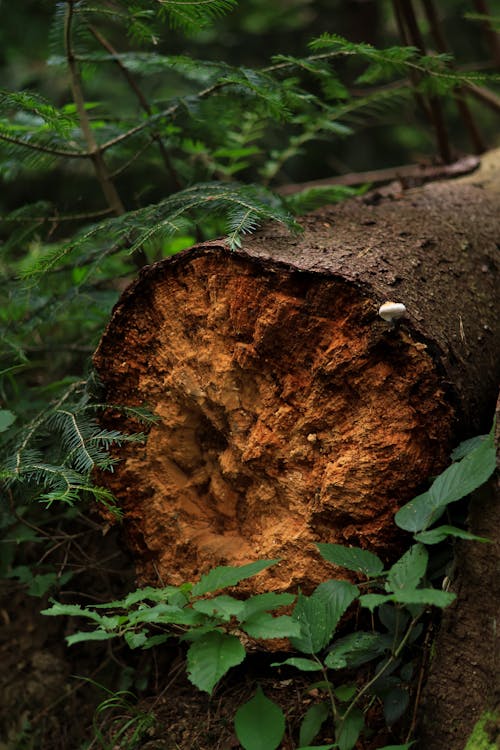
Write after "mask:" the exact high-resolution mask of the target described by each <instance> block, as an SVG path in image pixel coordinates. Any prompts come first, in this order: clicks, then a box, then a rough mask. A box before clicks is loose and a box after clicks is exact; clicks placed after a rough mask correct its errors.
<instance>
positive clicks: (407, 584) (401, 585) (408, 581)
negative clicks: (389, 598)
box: [386, 544, 429, 592]
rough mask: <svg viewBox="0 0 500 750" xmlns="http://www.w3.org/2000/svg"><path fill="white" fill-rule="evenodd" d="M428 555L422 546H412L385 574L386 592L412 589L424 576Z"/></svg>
mask: <svg viewBox="0 0 500 750" xmlns="http://www.w3.org/2000/svg"><path fill="white" fill-rule="evenodd" d="M428 559H429V553H428V552H427V550H426V549H425V547H424V546H423V544H414V545H413V546H412V547H410V549H409V550H407V551H406V552H405V553H404V555H403V556H402V557H400V558H399V560H398V561H397V562H396V563H394V565H393V566H392V568H391V569H390V570H389V572H388V574H387V583H386V590H387V591H394V592H395V591H400V590H401V589H414V588H416V587H417V586H418V584H419V583H420V581H421V580H422V578H423V577H424V575H425V571H426V569H427V561H428Z"/></svg>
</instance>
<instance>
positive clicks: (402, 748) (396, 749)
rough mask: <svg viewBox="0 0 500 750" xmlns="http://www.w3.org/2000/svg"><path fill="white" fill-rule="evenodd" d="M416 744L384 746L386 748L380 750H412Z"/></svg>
mask: <svg viewBox="0 0 500 750" xmlns="http://www.w3.org/2000/svg"><path fill="white" fill-rule="evenodd" d="M414 744H415V741H413V742H406V743H405V744H404V745H384V747H381V748H380V750H410V748H411V747H413V745H414Z"/></svg>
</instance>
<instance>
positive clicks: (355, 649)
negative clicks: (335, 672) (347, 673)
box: [325, 630, 392, 669]
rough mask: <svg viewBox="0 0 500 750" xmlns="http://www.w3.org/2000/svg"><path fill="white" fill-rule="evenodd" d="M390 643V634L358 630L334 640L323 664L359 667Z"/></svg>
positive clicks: (331, 666)
mask: <svg viewBox="0 0 500 750" xmlns="http://www.w3.org/2000/svg"><path fill="white" fill-rule="evenodd" d="M391 643H392V638H391V637H390V636H387V635H382V634H381V633H366V632H363V631H359V630H358V631H357V632H355V633H350V634H349V635H347V636H345V638H341V639H340V640H338V641H336V642H334V644H333V646H332V648H331V649H330V651H329V653H328V655H327V657H326V659H325V664H326V666H327V667H330V669H344V668H346V667H349V668H354V667H359V666H360V665H361V664H365V663H366V662H367V661H371V660H372V659H375V658H377V657H378V656H380V655H381V654H383V653H384V651H387V650H388V649H390V647H391Z"/></svg>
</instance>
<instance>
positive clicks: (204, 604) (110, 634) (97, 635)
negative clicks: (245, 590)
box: [44, 433, 493, 750]
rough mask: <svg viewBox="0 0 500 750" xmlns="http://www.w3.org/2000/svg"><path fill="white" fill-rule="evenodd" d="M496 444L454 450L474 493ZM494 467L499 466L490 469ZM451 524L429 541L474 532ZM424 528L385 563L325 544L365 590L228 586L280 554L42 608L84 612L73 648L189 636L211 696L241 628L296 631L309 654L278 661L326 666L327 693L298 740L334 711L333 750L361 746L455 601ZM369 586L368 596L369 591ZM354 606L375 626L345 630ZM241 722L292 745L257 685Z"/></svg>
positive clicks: (245, 740)
mask: <svg viewBox="0 0 500 750" xmlns="http://www.w3.org/2000/svg"><path fill="white" fill-rule="evenodd" d="M492 434H493V433H490V435H492ZM491 448H492V443H491V440H490V438H489V437H485V438H483V439H481V440H475V441H467V443H464V444H462V446H459V448H458V449H457V450H456V451H454V453H453V455H454V456H463V457H462V458H461V459H459V461H460V464H461V467H462V468H461V470H460V474H459V476H460V478H461V480H460V481H461V487H462V490H463V491H464V492H465V491H467V489H468V488H469V487H471V486H472V485H473V486H474V488H476V487H477V486H478V481H479V476H481V477H482V478H483V481H486V479H487V478H488V477H489V476H490V473H491V472H490V471H489V468H491V466H490V461H489V459H487V458H486V456H489V452H490V451H491ZM467 459H468V460H467ZM463 462H466V463H465V464H464V463H463ZM464 465H465V466H466V467H467V470H466V471H464V469H463V466H464ZM453 466H455V464H452V467H450V468H453ZM485 467H489V468H488V471H486V469H485ZM449 472H450V469H446V470H445V471H444V472H443V474H441V475H440V476H439V477H437V479H435V480H434V483H433V485H432V486H433V487H434V486H435V485H436V484H437V485H438V487H439V486H445V487H446V488H448V489H447V493H446V498H447V503H445V501H444V500H442V502H443V503H444V506H445V507H446V504H450V503H452V502H454V501H455V500H456V499H457V492H458V490H456V489H455V488H454V484H453V481H451V482H450V481H448V480H447V477H448V476H449ZM450 487H451V488H452V489H451V491H450V490H449V488H450ZM412 502H414V501H412ZM408 506H411V503H409V504H408ZM408 506H405V507H408ZM449 529H451V531H450V530H449ZM449 529H448V530H447V531H446V532H443V527H438V528H437V529H435V530H433V529H430V530H429V531H428V532H427V533H428V534H429V535H432V533H433V532H436V533H437V534H438V536H439V538H435V537H434V536H430V537H429V540H430V541H429V543H430V544H431V545H432V544H434V543H437V541H441V540H442V539H446V538H447V536H448V535H449V534H450V535H452V536H460V537H463V538H467V534H466V533H465V532H462V531H461V530H460V529H455V527H449ZM422 534H423V532H420V533H417V534H416V535H415V540H416V542H415V543H414V544H413V545H412V546H411V547H410V548H409V549H408V550H407V551H406V552H405V553H404V554H403V555H402V556H401V557H400V558H399V559H398V560H396V561H395V562H394V563H393V564H392V565H391V566H389V567H388V568H387V569H385V567H384V564H383V562H382V561H381V560H380V558H379V557H378V556H377V555H375V554H374V553H372V552H369V551H368V550H363V549H359V548H356V547H343V546H342V545H338V544H325V543H322V544H317V547H318V549H319V551H320V553H321V556H322V557H323V559H324V560H326V561H327V562H329V563H331V564H332V565H334V566H336V567H343V568H345V569H346V570H349V571H352V572H354V573H356V574H357V575H358V576H361V577H362V578H365V579H367V580H366V583H365V584H363V592H362V590H361V586H362V584H360V585H359V586H356V585H354V584H353V583H351V582H349V581H344V580H337V579H332V580H328V581H325V582H324V583H321V584H320V585H319V586H318V587H317V588H316V589H315V590H314V591H313V593H312V594H311V595H310V596H306V595H304V594H302V593H300V592H299V594H298V596H297V597H295V596H294V595H293V594H288V593H281V594H280V593H275V592H267V593H264V594H258V595H254V596H250V597H248V598H246V599H244V598H236V597H235V596H234V595H233V593H226V592H225V591H224V590H225V589H227V588H228V587H230V588H231V591H232V589H233V587H235V586H237V585H238V583H240V582H241V581H243V580H245V579H246V578H249V577H250V576H253V575H258V574H259V573H260V572H262V571H264V570H266V569H267V568H268V567H269V566H271V565H273V564H276V563H277V562H279V561H278V560H260V561H256V562H254V563H249V564H247V565H243V566H240V567H232V566H221V567H218V568H215V569H213V570H211V571H210V572H208V573H207V574H205V575H203V576H202V577H201V579H200V580H199V581H198V582H197V583H194V584H191V583H189V584H183V585H182V586H178V587H177V586H166V587H163V588H160V589H155V588H152V587H148V588H145V589H138V590H137V591H133V592H131V593H130V594H128V595H127V596H126V597H125V598H124V599H121V600H117V601H113V602H110V603H108V604H105V605H94V606H86V607H82V606H81V605H78V604H60V603H57V602H54V603H53V604H52V605H51V607H49V608H48V609H46V610H44V614H45V615H50V616H55V615H56V616H57V615H64V616H70V617H78V618H80V619H82V618H83V619H86V620H87V621H89V624H92V626H93V629H91V630H85V631H77V632H76V633H74V634H72V635H70V636H68V637H67V642H68V644H69V645H74V644H78V643H80V642H82V641H94V640H108V639H111V638H117V637H120V638H123V639H124V640H125V642H126V643H127V645H128V646H129V647H130V648H132V649H137V648H141V649H147V648H151V647H152V646H156V645H160V644H161V643H163V642H164V641H165V640H167V639H169V638H178V639H180V640H182V641H185V642H186V643H187V644H188V649H187V674H188V677H189V679H190V680H191V682H192V683H193V684H194V685H195V686H196V687H197V688H198V689H199V690H202V691H205V692H207V693H209V694H212V692H213V691H214V689H215V688H216V686H217V684H218V683H219V681H220V680H221V679H222V678H223V677H224V676H225V675H226V674H227V672H228V671H229V670H230V669H231V668H233V667H236V666H238V665H239V664H241V663H242V662H243V661H244V659H245V656H246V652H245V647H244V645H243V643H242V641H241V637H240V636H241V633H242V632H243V633H245V634H246V635H247V636H249V637H250V638H254V639H264V640H268V639H275V638H279V639H283V638H286V639H288V640H289V642H290V644H291V646H292V647H293V648H294V649H295V651H296V652H297V653H298V654H299V655H297V656H290V657H288V658H286V659H284V660H282V661H277V662H274V663H273V664H272V666H274V667H279V668H282V669H283V668H287V669H292V670H293V669H297V670H299V671H300V672H302V673H303V674H307V673H313V672H314V673H317V672H320V673H321V676H322V678H323V679H322V682H321V683H316V684H317V685H318V686H320V690H321V694H322V700H321V701H318V702H317V703H314V704H313V705H311V706H310V707H309V709H308V711H307V713H306V714H305V716H304V718H303V720H302V723H301V726H300V732H299V734H300V736H299V746H300V748H302V750H304V748H307V747H312V746H311V745H310V743H311V742H312V741H314V739H315V737H316V736H317V735H318V733H319V732H320V730H321V727H322V726H323V724H324V723H325V722H326V721H327V720H328V719H331V720H332V721H333V725H334V728H335V745H332V746H331V747H336V748H337V749H338V750H340V749H342V750H353V748H354V747H355V745H356V743H357V741H358V738H359V737H360V735H361V734H363V733H364V732H365V731H366V723H365V722H366V720H365V712H366V710H367V708H368V707H369V706H370V705H371V702H372V701H373V700H378V701H379V702H380V703H381V705H382V706H383V712H384V716H385V720H386V723H387V725H388V726H392V725H393V724H395V723H396V722H397V721H398V720H399V719H400V718H401V716H402V715H403V714H404V713H405V712H406V710H407V708H408V706H409V701H410V697H409V683H410V681H411V679H412V674H413V666H412V659H413V656H412V649H413V646H414V644H415V643H416V642H417V641H418V638H419V637H420V635H421V633H422V629H423V625H422V622H423V620H424V618H425V616H426V613H427V611H428V608H429V607H430V606H435V607H440V608H443V607H446V606H448V604H450V603H451V602H452V601H454V599H455V595H454V594H453V593H451V592H447V591H443V590H441V589H439V588H434V587H433V586H432V581H431V580H430V573H429V551H428V549H427V547H426V546H425V540H421V539H420V537H421V536H422ZM469 536H471V535H469ZM366 585H367V586H368V588H369V590H368V593H364V587H365V586H366ZM221 591H222V593H218V592H221ZM292 605H293V610H292V612H291V614H283V613H282V612H283V608H285V607H286V608H290V607H292ZM353 606H356V607H358V608H359V607H361V608H365V609H368V610H369V611H370V613H371V622H372V628H371V629H370V630H363V629H361V628H358V629H355V630H354V631H352V632H349V633H347V634H345V635H341V634H339V633H338V631H339V626H340V624H341V621H342V618H343V616H344V615H345V614H346V612H347V611H348V610H349V608H352V607H353ZM360 667H363V668H364V669H365V670H367V674H368V677H367V679H366V681H365V682H364V683H363V684H362V685H361V686H360V685H358V684H357V683H356V681H354V682H347V683H341V684H340V685H338V684H336V683H335V681H334V679H333V678H332V677H331V676H330V673H331V672H333V673H339V672H340V673H343V674H345V675H346V676H347V678H348V679H349V678H352V674H353V672H354V671H355V670H358V669H359V668H360ZM235 730H236V733H237V736H238V739H239V741H240V743H241V744H242V746H243V747H244V748H245V750H254V749H255V750H257V749H258V748H264V749H265V750H267V749H269V750H271V749H272V748H277V747H278V745H279V744H280V742H281V741H282V738H283V736H284V732H285V718H284V715H283V712H282V710H281V708H280V707H279V706H277V705H276V704H275V703H273V701H272V700H270V699H269V698H268V697H266V696H265V695H264V693H263V691H262V690H261V688H258V689H257V692H256V693H255V695H254V696H253V697H252V698H251V699H250V700H249V701H248V702H247V703H245V704H244V705H243V706H241V707H240V708H239V709H238V711H237V713H236V716H235ZM411 744H412V743H406V744H403V745H399V746H398V745H393V746H388V747H387V748H386V749H385V750H391V747H392V748H393V749H397V750H407V749H408V748H409V747H410V746H411ZM318 747H319V746H318ZM323 747H326V746H323Z"/></svg>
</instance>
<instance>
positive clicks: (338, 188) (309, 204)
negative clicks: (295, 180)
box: [283, 185, 367, 216]
mask: <svg viewBox="0 0 500 750" xmlns="http://www.w3.org/2000/svg"><path fill="white" fill-rule="evenodd" d="M366 189H367V187H366V186H363V187H348V186H347V185H325V186H320V187H311V188H307V189H306V190H301V191H300V193H294V194H293V195H287V196H285V197H284V199H283V200H284V202H285V204H286V206H287V207H288V209H289V210H290V211H291V212H292V213H293V214H295V215H296V216H300V215H301V214H305V213H307V212H308V211H314V209H316V208H320V206H326V205H327V204H332V203H340V202H341V201H343V200H347V199H348V198H353V197H355V196H356V195H362V194H363V193H364V192H366Z"/></svg>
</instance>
